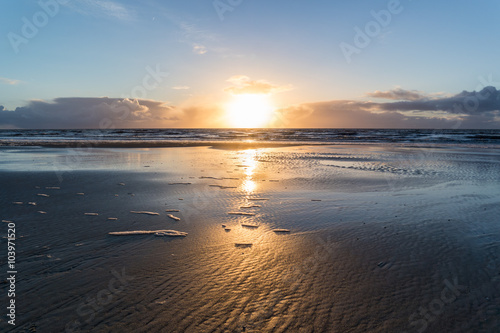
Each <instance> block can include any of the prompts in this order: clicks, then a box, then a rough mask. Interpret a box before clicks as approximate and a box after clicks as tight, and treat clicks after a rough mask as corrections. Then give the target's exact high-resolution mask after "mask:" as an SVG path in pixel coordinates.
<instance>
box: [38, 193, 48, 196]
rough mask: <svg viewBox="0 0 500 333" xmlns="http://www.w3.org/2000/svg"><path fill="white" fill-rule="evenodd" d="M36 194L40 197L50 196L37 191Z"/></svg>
mask: <svg viewBox="0 0 500 333" xmlns="http://www.w3.org/2000/svg"><path fill="white" fill-rule="evenodd" d="M37 195H38V196H40V197H50V195H48V194H45V193H38V194H37Z"/></svg>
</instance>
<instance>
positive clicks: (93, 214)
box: [84, 213, 99, 216]
mask: <svg viewBox="0 0 500 333" xmlns="http://www.w3.org/2000/svg"><path fill="white" fill-rule="evenodd" d="M84 215H88V216H97V215H99V214H98V213H84Z"/></svg>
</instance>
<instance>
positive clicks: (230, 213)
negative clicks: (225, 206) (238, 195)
mask: <svg viewBox="0 0 500 333" xmlns="http://www.w3.org/2000/svg"><path fill="white" fill-rule="evenodd" d="M228 214H229V215H242V216H255V213H245V212H229V213H228Z"/></svg>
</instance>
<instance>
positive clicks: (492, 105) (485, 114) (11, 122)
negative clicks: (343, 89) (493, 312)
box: [0, 75, 500, 129]
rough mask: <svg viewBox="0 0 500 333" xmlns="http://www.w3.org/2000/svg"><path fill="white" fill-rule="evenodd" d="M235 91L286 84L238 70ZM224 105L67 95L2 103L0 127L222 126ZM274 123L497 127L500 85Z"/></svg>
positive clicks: (302, 107) (323, 107) (297, 113)
mask: <svg viewBox="0 0 500 333" xmlns="http://www.w3.org/2000/svg"><path fill="white" fill-rule="evenodd" d="M229 82H231V83H232V84H233V86H232V87H230V88H228V89H229V92H231V93H267V94H269V93H273V92H276V91H282V90H283V87H280V86H277V85H274V84H272V83H269V82H267V81H263V80H259V81H252V80H250V79H249V78H248V77H247V76H243V75H240V76H233V77H231V78H230V79H229ZM225 125H227V123H226V115H225V110H224V108H223V107H222V106H220V105H217V104H214V103H213V101H212V99H211V98H210V97H209V96H207V97H204V98H202V97H196V98H192V99H190V100H189V101H186V102H185V103H183V104H181V105H178V106H172V105H167V104H166V103H165V102H162V101H155V100H142V99H128V98H108V97H88V98H82V97H78V98H77V97H69V98H68V97H67V98H56V99H54V100H53V101H43V100H34V101H31V102H29V103H28V104H27V105H26V106H23V107H17V108H16V109H15V110H12V111H9V110H6V109H5V108H4V107H3V106H0V128H43V129H49V128H53V129H58V128H162V127H171V128H179V127H187V128H195V127H205V128H210V127H221V126H225ZM271 125H272V126H274V127H290V128H301V127H306V128H486V129H487V128H492V129H500V91H498V90H497V89H496V88H495V87H486V88H484V89H482V90H481V91H479V92H476V91H472V92H468V91H463V92H461V93H459V94H456V95H453V96H449V97H442V98H434V99H427V98H424V99H420V100H411V101H395V102H385V103H376V102H372V101H354V100H333V101H326V102H315V103H303V104H299V105H294V106H289V107H285V108H282V109H279V110H277V111H276V112H275V116H274V119H273V122H272V124H271Z"/></svg>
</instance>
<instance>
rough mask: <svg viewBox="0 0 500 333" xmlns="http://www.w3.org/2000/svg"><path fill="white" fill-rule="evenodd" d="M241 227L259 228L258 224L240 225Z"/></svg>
mask: <svg viewBox="0 0 500 333" xmlns="http://www.w3.org/2000/svg"><path fill="white" fill-rule="evenodd" d="M241 226H242V227H247V228H258V227H259V225H258V224H253V223H242V224H241Z"/></svg>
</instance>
